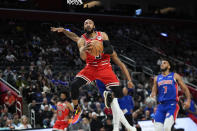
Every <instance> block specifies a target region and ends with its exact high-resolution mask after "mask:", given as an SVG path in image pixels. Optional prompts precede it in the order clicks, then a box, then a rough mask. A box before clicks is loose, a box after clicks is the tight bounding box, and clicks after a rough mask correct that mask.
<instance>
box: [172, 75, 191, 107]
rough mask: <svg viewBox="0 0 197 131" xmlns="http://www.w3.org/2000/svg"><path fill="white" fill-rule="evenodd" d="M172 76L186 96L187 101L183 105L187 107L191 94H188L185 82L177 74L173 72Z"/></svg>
mask: <svg viewBox="0 0 197 131" xmlns="http://www.w3.org/2000/svg"><path fill="white" fill-rule="evenodd" d="M174 78H175V80H176V81H177V83H178V84H179V85H180V87H181V89H182V91H183V92H184V93H185V95H186V97H187V101H186V102H185V104H184V107H185V108H186V109H188V108H189V107H190V102H191V96H190V92H189V89H188V88H187V86H186V85H185V83H184V82H183V80H182V78H181V76H180V75H179V74H177V73H175V74H174Z"/></svg>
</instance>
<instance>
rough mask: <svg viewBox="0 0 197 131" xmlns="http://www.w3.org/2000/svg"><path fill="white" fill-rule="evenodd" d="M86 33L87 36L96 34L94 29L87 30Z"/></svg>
mask: <svg viewBox="0 0 197 131" xmlns="http://www.w3.org/2000/svg"><path fill="white" fill-rule="evenodd" d="M84 31H85V32H86V34H88V35H90V34H92V33H93V32H94V28H92V29H91V30H87V29H85V30H84Z"/></svg>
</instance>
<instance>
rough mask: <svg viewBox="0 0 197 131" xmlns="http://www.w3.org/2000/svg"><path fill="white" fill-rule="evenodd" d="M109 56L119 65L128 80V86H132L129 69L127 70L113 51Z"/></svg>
mask: <svg viewBox="0 0 197 131" xmlns="http://www.w3.org/2000/svg"><path fill="white" fill-rule="evenodd" d="M111 58H112V61H113V62H114V63H115V64H116V65H118V66H119V67H120V69H121V71H122V73H123V74H124V75H125V76H126V78H127V80H128V87H129V88H133V82H132V80H131V76H130V74H129V71H128V69H127V67H126V66H125V64H124V63H123V62H122V61H121V60H120V59H119V58H118V55H117V53H116V52H115V51H113V54H112V55H111Z"/></svg>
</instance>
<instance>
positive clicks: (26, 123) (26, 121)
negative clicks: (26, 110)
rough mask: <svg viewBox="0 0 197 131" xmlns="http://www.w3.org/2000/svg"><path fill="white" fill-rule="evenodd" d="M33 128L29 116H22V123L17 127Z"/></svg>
mask: <svg viewBox="0 0 197 131" xmlns="http://www.w3.org/2000/svg"><path fill="white" fill-rule="evenodd" d="M31 128H32V127H31V125H30V124H29V122H28V118H27V116H25V115H23V116H22V117H21V123H20V125H19V127H17V128H16V129H21V130H22V129H31Z"/></svg>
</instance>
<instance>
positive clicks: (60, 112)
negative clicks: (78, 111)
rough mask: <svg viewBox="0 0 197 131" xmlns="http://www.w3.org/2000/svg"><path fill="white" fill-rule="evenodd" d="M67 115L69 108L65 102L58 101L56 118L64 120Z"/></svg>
mask: <svg viewBox="0 0 197 131" xmlns="http://www.w3.org/2000/svg"><path fill="white" fill-rule="evenodd" d="M68 115H69V109H68V108H67V106H66V102H64V103H62V102H58V103H57V120H60V121H64V120H67V116H68Z"/></svg>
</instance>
